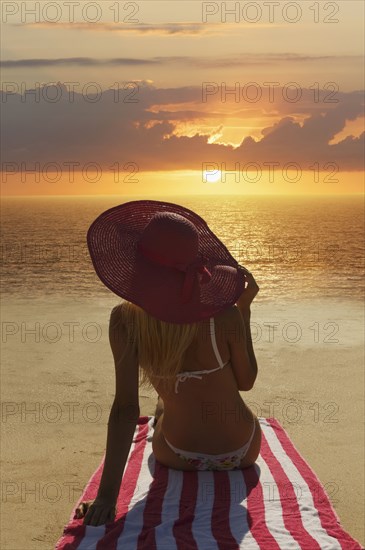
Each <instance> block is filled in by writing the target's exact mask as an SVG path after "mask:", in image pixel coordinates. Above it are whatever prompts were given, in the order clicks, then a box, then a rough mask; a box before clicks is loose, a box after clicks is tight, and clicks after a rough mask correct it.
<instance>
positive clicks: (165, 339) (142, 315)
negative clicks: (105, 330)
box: [123, 300, 200, 390]
mask: <svg viewBox="0 0 365 550" xmlns="http://www.w3.org/2000/svg"><path fill="white" fill-rule="evenodd" d="M123 311H125V314H126V318H127V332H128V341H129V342H132V343H133V344H134V345H135V346H136V349H137V353H138V361H139V365H140V367H141V368H140V369H139V372H140V382H139V383H140V385H141V386H145V387H149V388H151V387H153V384H152V382H155V383H159V382H162V384H163V385H164V386H165V388H166V389H167V390H171V389H172V388H173V386H174V384H175V381H176V378H175V377H176V374H177V373H178V372H179V371H180V370H181V365H182V363H183V360H184V356H185V352H186V350H187V348H188V347H189V346H190V345H191V344H192V342H193V341H194V339H195V338H196V336H197V333H198V327H199V324H200V323H199V322H197V323H189V324H176V323H167V322H165V321H160V320H159V319H156V318H155V317H152V316H151V315H149V314H148V313H147V312H146V311H145V310H144V309H142V308H141V307H139V306H137V305H135V304H132V303H131V302H128V301H127V300H124V301H123Z"/></svg>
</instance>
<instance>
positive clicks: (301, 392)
mask: <svg viewBox="0 0 365 550" xmlns="http://www.w3.org/2000/svg"><path fill="white" fill-rule="evenodd" d="M116 303H118V299H116V298H115V297H114V296H113V295H111V296H110V297H107V298H106V299H105V298H97V299H95V300H93V301H92V302H91V301H90V300H89V301H87V302H86V301H85V299H83V300H80V301H77V300H73V299H71V298H70V299H68V300H66V299H65V300H61V299H59V300H57V299H55V298H52V299H50V300H49V301H48V302H45V301H44V300H43V301H37V300H33V301H30V300H20V299H18V300H15V299H13V298H6V299H5V298H4V300H3V303H2V366H1V369H2V371H1V402H2V424H1V430H2V433H1V441H2V445H1V481H2V505H1V508H2V510H1V511H2V514H1V541H0V546H1V548H3V549H4V550H5V549H6V550H24V549H27V550H33V549H34V550H36V549H37V550H39V549H45V550H46V549H47V550H49V549H51V548H54V545H55V544H56V542H57V540H58V539H59V537H60V536H61V534H62V531H63V527H64V525H65V524H66V523H67V522H68V519H69V517H70V514H71V511H72V508H73V506H74V505H75V503H76V501H77V499H78V498H79V496H80V495H81V493H82V490H83V488H84V487H85V485H86V483H87V481H88V480H89V478H90V476H91V475H92V473H93V472H94V470H95V469H96V468H97V466H98V465H99V463H100V461H101V459H102V457H103V454H104V451H105V444H106V433H107V422H108V416H109V411H110V407H111V404H112V402H113V398H114V364H113V360H112V355H111V351H110V348H109V343H108V334H107V326H108V321H109V315H110V310H111V308H112V307H113V305H115V304H116ZM36 323H38V325H36ZM72 323H74V324H73V325H72ZM274 323H278V325H277V329H276V332H275V333H273V332H272V328H271V329H270V327H269V325H271V326H272V325H273V324H274ZM326 323H328V325H326ZM71 326H73V331H72V330H70V327H71ZM252 326H253V337H254V341H255V343H254V347H255V352H256V357H257V360H258V365H259V374H258V378H257V381H256V384H255V386H254V388H253V389H252V390H251V391H250V392H242V397H243V398H244V399H245V400H246V402H247V403H248V405H249V406H251V407H252V410H253V411H254V412H255V413H256V414H258V415H259V416H264V417H268V416H274V417H276V418H277V419H278V420H279V421H280V422H281V424H282V425H283V427H284V428H285V429H286V430H287V432H288V433H289V435H290V437H291V438H292V441H293V442H294V444H295V445H296V447H297V449H298V450H299V452H300V453H301V454H302V456H303V457H304V458H305V460H306V461H307V462H308V463H309V464H310V466H311V467H312V468H313V470H314V471H315V473H316V474H317V475H318V477H319V479H320V480H321V482H322V483H323V484H324V486H325V488H326V489H327V492H328V494H329V496H330V498H331V501H332V504H333V506H334V508H335V510H336V512H337V514H338V515H339V517H340V520H341V523H342V526H343V528H344V529H345V530H347V531H348V532H349V533H350V534H351V535H352V536H353V537H354V538H356V539H357V540H359V541H360V542H361V543H364V542H365V538H364V508H363V502H364V454H363V453H364V356H363V350H364V348H363V327H364V321H363V307H362V305H361V304H356V303H353V304H350V303H349V302H346V303H345V302H344V303H337V302H334V301H332V302H331V301H329V300H326V302H323V301H321V300H320V299H317V300H313V302H312V303H302V302H301V303H300V305H298V303H297V304H293V303H288V304H284V303H280V304H274V303H273V302H264V301H261V302H260V301H257V303H256V304H255V305H254V307H253V309H252ZM310 327H312V328H310ZM31 328H33V333H32V332H29V329H31ZM34 329H35V332H34ZM27 330H28V332H27ZM260 331H261V332H260ZM335 332H336V333H335ZM331 334H332V336H331ZM295 340H297V341H295ZM334 340H338V341H337V342H336V341H334ZM156 397H157V396H156V394H155V393H154V392H147V391H146V390H141V392H140V409H141V415H152V414H153V412H154V409H155V403H156ZM20 522H21V524H22V527H21V528H19V527H18V526H19V524H20Z"/></svg>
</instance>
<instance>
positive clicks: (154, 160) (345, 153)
mask: <svg viewBox="0 0 365 550" xmlns="http://www.w3.org/2000/svg"><path fill="white" fill-rule="evenodd" d="M59 88H60V90H61V92H62V97H61V98H60V100H59V101H56V102H52V101H49V100H46V99H45V98H47V97H54V96H55V94H54V91H55V89H56V88H55V86H53V88H52V87H51V86H48V85H47V86H45V87H44V90H43V91H42V93H40V94H38V98H37V95H36V94H34V93H33V94H28V95H26V96H21V95H20V94H18V93H13V94H11V95H7V96H6V95H4V93H1V100H2V102H3V104H4V103H6V104H7V105H6V109H3V117H2V122H1V131H2V135H3V136H4V139H3V140H2V150H1V157H2V163H3V165H2V166H4V163H6V162H15V163H18V165H20V163H21V162H24V163H26V164H27V166H28V164H30V165H32V163H33V164H34V163H35V162H38V163H40V164H41V165H44V164H45V163H49V162H56V163H59V164H60V165H62V164H63V163H66V162H68V163H70V162H78V163H79V166H84V165H85V164H87V163H89V162H97V163H99V165H100V166H101V167H102V168H103V170H108V169H110V167H111V166H113V165H115V163H116V162H118V163H120V165H122V164H123V163H126V162H135V163H137V164H138V166H139V170H140V171H147V170H178V169H194V170H200V169H201V166H202V163H203V162H216V163H221V162H225V163H226V165H227V169H228V167H231V168H232V167H234V164H235V163H236V162H241V163H243V164H245V163H247V162H257V163H260V165H261V166H264V163H265V162H279V163H280V164H281V165H283V164H286V163H288V162H297V163H299V164H300V166H302V167H303V169H305V167H306V168H309V167H310V166H311V165H313V164H314V163H315V162H318V163H319V164H320V165H321V166H324V165H325V164H326V163H328V162H335V163H337V164H338V165H339V169H340V170H341V171H345V170H346V171H351V170H362V169H363V161H364V154H363V146H364V133H363V134H362V135H361V136H359V137H354V136H350V137H347V138H346V139H344V140H342V141H341V142H339V143H337V144H335V145H330V143H329V142H330V141H331V140H332V139H333V137H334V136H335V135H336V134H338V133H339V132H341V131H342V130H343V129H344V128H345V126H346V121H352V120H355V119H357V118H358V117H360V116H363V113H364V101H363V93H362V92H360V91H357V92H349V93H346V92H343V93H339V94H338V103H337V104H328V105H327V104H325V103H321V105H320V107H319V105H318V104H313V91H312V90H305V91H304V93H303V102H301V103H295V104H291V109H292V113H291V114H290V115H288V114H287V113H286V112H285V110H284V109H282V108H281V107H282V105H284V104H283V102H282V100H280V101H277V102H276V103H274V104H272V105H270V107H271V109H272V110H276V111H277V116H276V119H277V120H276V121H274V122H270V123H269V124H267V125H266V126H264V127H263V129H262V131H261V138H260V139H258V140H257V141H256V140H255V139H253V138H252V137H250V136H249V137H246V138H245V139H243V140H242V142H241V143H240V145H239V146H238V147H236V148H234V147H233V146H231V145H223V144H219V143H217V142H215V143H212V142H211V138H212V136H213V135H214V134H215V133H216V131H217V126H218V125H219V128H220V130H222V128H224V120H225V118H226V117H233V116H234V115H235V113H237V112H239V113H240V116H241V117H242V119H243V120H245V123H246V124H247V123H248V124H249V120H250V118H249V116H248V114H249V115H250V116H252V117H253V118H255V119H256V120H257V119H258V115H259V113H260V112H261V120H265V113H264V109H263V107H262V106H260V105H257V104H256V105H255V106H254V107H255V109H252V105H248V106H247V109H244V108H242V106H240V107H239V110H238V107H237V105H235V104H234V102H233V103H232V105H229V104H228V103H227V104H224V105H223V104H222V103H219V102H218V104H217V103H215V104H214V108H212V106H211V105H210V104H209V103H208V104H207V103H202V102H201V88H199V87H194V86H188V87H182V88H174V89H159V88H156V87H154V86H153V85H151V84H150V83H148V82H146V81H142V82H140V83H139V90H138V100H137V102H136V103H128V102H125V101H124V99H125V97H123V96H122V98H121V99H120V101H117V102H116V101H115V100H116V96H115V92H114V91H113V90H106V91H104V92H103V93H102V95H101V97H100V98H99V100H98V101H95V102H93V101H90V98H89V100H85V97H84V96H83V95H82V94H81V93H77V92H75V93H74V95H73V96H72V97H73V100H72V101H71V99H70V98H71V96H70V94H69V93H68V90H67V88H66V86H64V85H61V84H60V85H59ZM323 93H327V94H328V92H327V91H325V92H323ZM279 97H280V94H279ZM165 105H169V106H170V107H169V109H166V108H164V107H165ZM174 105H176V106H177V109H176V111H174ZM184 105H185V108H181V106H184ZM191 105H194V108H192V109H190V107H191ZM217 105H218V106H219V111H218V109H217ZM302 105H303V109H305V110H306V115H305V116H303V117H302V118H303V120H302V122H298V120H297V116H298V112H300V110H301V108H302ZM264 106H265V107H266V106H267V105H266V104H265V105H264ZM285 106H286V105H285ZM311 106H312V107H311ZM310 109H312V110H311V111H310ZM287 110H288V109H287ZM245 117H246V118H245ZM210 118H211V119H213V123H214V129H213V128H212V132H211V135H207V134H204V135H203V134H202V133H201V132H200V133H199V132H198V131H196V133H195V135H191V134H190V133H189V136H186V135H185V136H184V135H176V134H177V133H178V132H177V130H178V126H179V123H180V122H181V123H186V122H189V127H190V131H191V130H192V129H193V128H194V121H196V120H202V119H205V120H206V121H209V119H210ZM267 118H268V121H271V120H272V114H271V113H269V114H268V115H267ZM242 125H244V123H242ZM195 126H196V125H195ZM75 170H76V171H77V168H75Z"/></svg>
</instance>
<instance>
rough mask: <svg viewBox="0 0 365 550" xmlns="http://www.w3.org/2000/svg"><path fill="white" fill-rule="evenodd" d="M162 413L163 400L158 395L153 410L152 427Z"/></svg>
mask: <svg viewBox="0 0 365 550" xmlns="http://www.w3.org/2000/svg"><path fill="white" fill-rule="evenodd" d="M162 413H163V400H162V399H161V397H160V396H158V399H157V404H156V410H155V420H154V422H153V427H155V426H156V424H157V420H158V419H159V418H160V416H161V414H162Z"/></svg>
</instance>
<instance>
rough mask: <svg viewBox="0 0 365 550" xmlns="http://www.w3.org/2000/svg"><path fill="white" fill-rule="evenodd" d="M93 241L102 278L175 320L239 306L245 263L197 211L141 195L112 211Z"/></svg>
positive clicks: (98, 223)
mask: <svg viewBox="0 0 365 550" xmlns="http://www.w3.org/2000/svg"><path fill="white" fill-rule="evenodd" d="M87 245H88V248H89V252H90V256H91V259H92V262H93V265H94V268H95V271H96V273H97V275H98V277H99V278H100V279H101V281H102V282H103V283H104V285H105V286H107V287H108V288H109V289H110V290H112V291H113V292H114V293H115V294H117V295H118V296H121V297H122V298H124V299H125V300H128V301H130V302H132V303H134V304H136V305H138V306H140V307H141V308H143V309H144V310H145V311H146V312H147V313H149V314H150V315H152V316H153V317H155V318H157V319H160V320H161V321H166V322H169V323H193V322H196V321H200V320H202V319H205V318H207V317H211V316H214V315H215V314H217V313H218V312H219V311H222V310H223V309H226V308H228V307H229V306H231V305H233V304H235V303H236V301H237V300H238V298H239V296H240V295H241V294H242V292H243V290H244V288H245V278H244V273H245V268H243V267H242V266H240V265H239V264H238V262H237V261H236V260H235V259H234V258H233V256H232V255H231V254H230V252H229V251H228V250H227V248H226V247H225V245H224V244H223V243H222V242H221V241H220V240H219V239H218V237H216V236H215V235H214V233H213V232H212V231H211V230H210V229H209V227H208V225H207V223H206V222H205V221H204V220H203V219H202V218H201V217H200V216H198V215H197V214H195V212H193V211H192V210H189V209H188V208H185V207H184V206H180V205H178V204H174V203H171V202H162V201H153V200H139V201H131V202H126V203H124V204H121V205H119V206H115V207H114V208H110V209H109V210H106V211H105V212H103V213H102V214H100V216H98V217H97V218H96V220H95V221H94V222H93V223H92V224H91V226H90V227H89V230H88V232H87Z"/></svg>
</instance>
